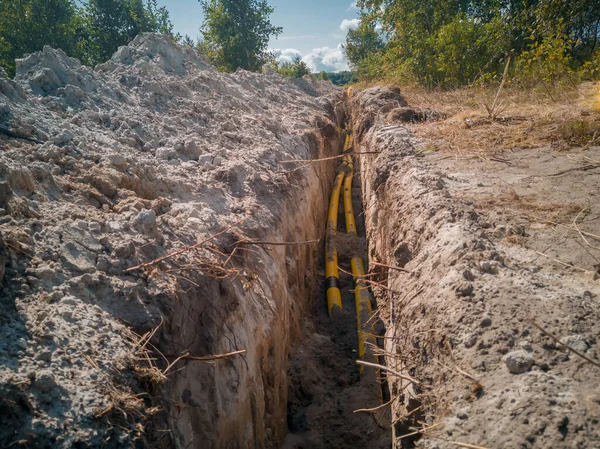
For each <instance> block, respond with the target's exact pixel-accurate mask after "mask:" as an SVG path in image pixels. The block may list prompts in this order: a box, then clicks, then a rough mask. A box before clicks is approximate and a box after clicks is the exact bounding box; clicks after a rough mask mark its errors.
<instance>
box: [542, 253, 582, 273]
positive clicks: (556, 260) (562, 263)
mask: <svg viewBox="0 0 600 449" xmlns="http://www.w3.org/2000/svg"><path fill="white" fill-rule="evenodd" d="M534 253H536V254H539V255H540V256H544V257H546V258H548V259H550V260H553V261H554V262H556V263H559V264H561V265H564V266H565V267H569V268H575V269H576V270H579V271H583V272H584V273H589V270H586V269H585V268H580V267H576V266H575V265H571V264H568V263H566V262H563V261H562V260H558V259H555V258H554V257H550V256H549V255H547V254H544V253H541V252H539V251H534Z"/></svg>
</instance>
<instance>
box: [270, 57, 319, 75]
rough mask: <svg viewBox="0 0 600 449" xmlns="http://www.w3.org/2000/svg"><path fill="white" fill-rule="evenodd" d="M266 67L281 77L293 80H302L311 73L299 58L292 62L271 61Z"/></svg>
mask: <svg viewBox="0 0 600 449" xmlns="http://www.w3.org/2000/svg"><path fill="white" fill-rule="evenodd" d="M266 67H267V68H269V69H271V70H273V71H275V72H277V73H279V74H281V75H283V76H288V77H294V78H302V77H303V76H304V75H310V73H311V72H310V70H309V68H308V66H307V65H306V63H305V62H304V61H303V60H302V59H301V58H300V57H299V56H297V57H296V58H295V59H294V61H293V62H283V63H278V62H277V61H275V60H272V61H270V62H269V63H268V64H267V65H266Z"/></svg>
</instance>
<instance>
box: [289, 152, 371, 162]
mask: <svg viewBox="0 0 600 449" xmlns="http://www.w3.org/2000/svg"><path fill="white" fill-rule="evenodd" d="M363 154H379V151H363V152H361V153H345V154H340V155H338V156H331V157H324V158H322V159H291V160H288V161H279V163H280V164H294V163H311V162H325V161H333V160H335V159H341V158H343V157H346V156H361V155H363Z"/></svg>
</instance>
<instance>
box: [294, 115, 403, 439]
mask: <svg viewBox="0 0 600 449" xmlns="http://www.w3.org/2000/svg"><path fill="white" fill-rule="evenodd" d="M342 136H347V137H346V139H348V140H347V142H352V141H353V139H352V126H351V123H350V122H349V121H347V122H346V123H345V128H344V129H343V130H342ZM341 141H342V142H343V141H344V138H342V139H341ZM352 151H353V145H352V146H350V147H349V146H348V145H347V144H346V145H345V146H344V145H342V146H341V148H340V152H352ZM348 162H350V159H349V160H348ZM359 164H360V161H359V160H358V158H355V160H354V161H353V165H354V167H353V168H354V169H353V170H352V172H351V174H349V173H350V172H349V171H348V165H346V163H343V162H342V160H341V159H340V160H338V162H337V170H336V171H337V173H338V174H339V173H340V172H345V183H344V184H343V185H342V188H341V190H340V201H339V202H340V204H339V207H338V210H337V223H336V224H337V226H336V227H335V228H336V229H335V231H336V232H335V235H334V236H332V237H331V240H332V241H331V247H334V248H335V250H336V257H337V259H336V264H337V265H338V267H339V272H338V277H339V281H338V282H337V283H336V284H337V286H336V289H337V287H339V291H340V293H341V305H342V307H341V308H339V307H337V306H334V307H333V309H331V308H329V307H328V298H327V292H328V291H330V290H329V288H331V285H332V283H331V278H329V277H328V276H329V275H330V273H329V272H328V270H327V269H326V263H325V262H326V260H327V261H329V258H328V248H329V247H328V244H327V242H325V245H324V247H323V248H322V250H323V251H322V253H323V252H324V253H325V257H323V258H322V259H321V260H320V264H319V273H318V274H319V276H318V282H319V287H318V289H317V297H316V298H315V301H314V305H313V307H312V310H311V313H310V314H309V315H308V316H307V319H306V321H305V328H304V332H303V338H302V340H301V341H300V342H299V345H298V348H297V350H296V351H294V352H293V353H292V358H291V363H290V367H289V369H288V375H289V382H290V391H289V397H288V419H287V420H288V429H289V434H288V436H287V437H286V440H285V443H284V445H283V449H302V448H366V449H369V448H387V447H391V433H390V430H389V421H390V415H389V410H386V408H385V407H381V406H382V402H384V401H385V400H387V396H388V391H387V388H386V385H385V382H384V381H382V380H381V379H379V375H380V373H379V372H378V371H377V370H376V369H375V368H373V367H362V366H359V365H358V364H357V359H363V360H365V361H370V362H379V360H378V359H377V357H375V356H374V355H373V354H372V348H371V347H370V346H369V344H370V342H369V343H366V347H367V349H366V350H367V352H368V354H367V355H365V356H362V357H361V355H360V353H361V346H362V351H364V350H365V343H364V342H363V343H362V345H361V343H360V338H359V334H360V332H361V330H360V329H367V328H369V330H368V332H371V331H372V332H375V333H376V334H377V335H383V334H384V329H383V328H382V326H381V324H380V323H378V322H375V324H376V325H375V326H373V328H372V329H370V328H371V325H370V323H371V321H372V320H369V318H368V316H367V318H365V317H364V315H363V317H362V320H365V319H366V320H367V322H368V323H362V326H361V323H359V320H360V318H359V315H360V312H359V311H358V310H359V308H358V307H357V305H356V302H357V301H359V302H360V300H359V298H358V296H360V294H359V293H357V295H356V297H355V289H356V288H358V285H359V284H360V285H363V284H362V283H361V282H356V280H355V279H354V277H353V275H352V271H353V270H354V268H355V267H353V268H351V266H352V264H351V261H352V260H357V259H358V260H362V261H365V262H366V261H367V260H368V250H367V242H366V238H365V236H366V229H365V220H364V209H363V201H362V182H361V170H360V166H359ZM348 177H351V178H352V186H351V199H352V209H353V211H354V214H353V215H354V218H353V219H352V212H348V210H347V208H346V207H345V205H344V204H343V203H344V202H343V201H342V198H343V197H344V191H345V190H348V189H349V186H348V181H347V179H348ZM332 195H336V193H335V190H334V193H333V194H332ZM332 201H333V196H332ZM348 213H350V215H351V217H350V218H348V217H347V214H348ZM348 220H350V221H353V222H354V223H353V225H351V226H354V227H355V231H356V235H354V234H353V233H352V232H351V231H350V230H349V229H348V228H347V227H348ZM361 264H362V262H361ZM354 274H356V273H354ZM357 279H358V278H357ZM365 288H366V287H363V289H365ZM367 301H372V303H371V304H370V306H371V307H372V308H373V309H375V308H376V303H375V299H374V297H373V295H372V294H370V292H369V294H368V297H367ZM328 309H329V310H328ZM357 330H358V331H357ZM362 332H363V333H365V332H367V331H366V330H363V331H362ZM370 335H371V334H370ZM373 344H375V340H373Z"/></svg>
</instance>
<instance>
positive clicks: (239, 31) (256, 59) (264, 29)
mask: <svg viewBox="0 0 600 449" xmlns="http://www.w3.org/2000/svg"><path fill="white" fill-rule="evenodd" d="M200 3H201V4H202V7H203V8H204V14H205V21H204V24H203V26H202V29H201V31H202V41H201V42H200V48H201V49H202V50H203V52H204V53H205V54H206V55H207V56H208V57H209V59H210V60H211V61H212V62H213V64H214V65H215V66H216V67H217V68H218V69H220V70H223V71H226V72H234V71H235V70H237V69H238V68H242V69H246V70H252V71H258V70H260V69H261V68H262V66H263V65H264V64H266V63H267V62H268V61H269V60H270V59H271V55H270V54H269V53H268V52H267V46H268V44H269V39H270V38H271V37H272V36H277V35H279V34H281V32H282V28H280V27H276V26H273V24H271V21H270V19H269V18H270V16H271V14H272V13H273V8H272V7H271V6H269V4H268V3H267V1H266V0H200Z"/></svg>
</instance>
